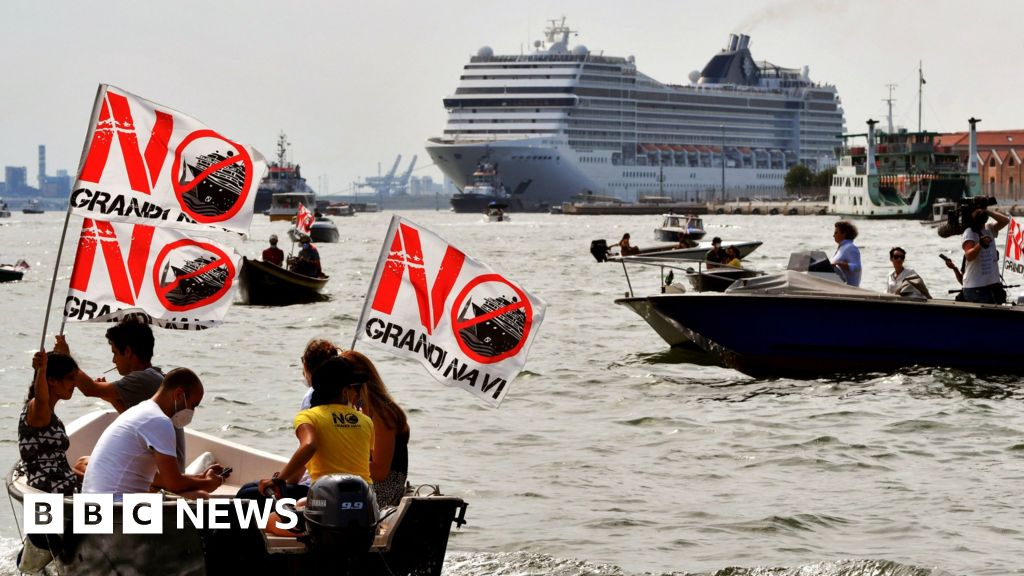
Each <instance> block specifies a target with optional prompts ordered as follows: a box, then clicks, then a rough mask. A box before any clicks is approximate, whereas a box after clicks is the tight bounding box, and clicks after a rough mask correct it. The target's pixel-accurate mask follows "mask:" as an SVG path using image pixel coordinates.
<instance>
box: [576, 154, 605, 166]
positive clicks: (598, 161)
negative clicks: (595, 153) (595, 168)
mask: <svg viewBox="0 0 1024 576" xmlns="http://www.w3.org/2000/svg"><path fill="white" fill-rule="evenodd" d="M580 162H582V163H584V164H607V163H608V159H607V158H597V157H591V156H583V157H582V158H580Z"/></svg>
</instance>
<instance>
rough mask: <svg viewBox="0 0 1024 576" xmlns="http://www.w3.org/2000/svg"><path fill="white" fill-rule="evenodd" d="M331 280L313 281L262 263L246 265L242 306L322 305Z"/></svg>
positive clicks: (241, 281) (247, 261) (242, 277)
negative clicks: (323, 290) (317, 303)
mask: <svg viewBox="0 0 1024 576" xmlns="http://www.w3.org/2000/svg"><path fill="white" fill-rule="evenodd" d="M328 279H329V278H328V277H326V276H325V277H323V278H312V277H309V276H303V275H301V274H296V273H294V272H290V271H289V270H287V269H285V268H281V267H279V266H274V265H273V264H267V263H266V262H263V261H261V260H250V259H248V258H245V259H244V260H243V261H242V272H241V274H240V275H239V284H238V291H239V294H240V295H241V298H242V302H243V303H244V304H249V305H252V306H288V305H291V304H305V303H308V302H319V301H321V300H326V299H327V297H326V296H325V295H324V294H322V293H321V292H320V291H321V290H322V289H323V287H324V285H325V284H327V280H328Z"/></svg>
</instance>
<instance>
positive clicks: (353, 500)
mask: <svg viewBox="0 0 1024 576" xmlns="http://www.w3.org/2000/svg"><path fill="white" fill-rule="evenodd" d="M379 514H380V513H379V511H378V509H377V498H376V496H374V494H373V489H372V488H370V485H369V484H367V483H366V481H365V480H363V479H362V478H360V477H359V476H351V475H348V474H328V475H327V476H323V477H321V478H320V479H319V480H317V481H316V482H315V483H313V486H312V487H310V489H309V494H308V495H307V496H306V509H305V511H304V512H303V516H304V517H305V519H306V531H307V532H308V533H309V536H310V540H311V542H312V544H313V547H314V548H315V549H319V550H320V551H321V552H327V551H330V552H331V553H334V552H340V553H341V554H343V555H346V556H356V555H359V554H364V553H366V552H367V551H369V549H370V546H372V545H373V539H374V536H375V535H376V533H377V522H378V520H380V517H379Z"/></svg>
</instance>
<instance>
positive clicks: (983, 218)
mask: <svg viewBox="0 0 1024 576" xmlns="http://www.w3.org/2000/svg"><path fill="white" fill-rule="evenodd" d="M989 216H991V217H992V219H993V220H994V222H988V218H989ZM1009 223H1010V218H1009V217H1008V216H1006V215H1005V214H1001V213H999V212H997V211H995V210H992V209H991V208H976V209H975V210H974V211H973V212H971V226H970V227H969V228H967V229H966V230H964V233H963V236H962V237H961V245H962V246H963V249H964V259H965V264H964V272H963V283H964V291H963V296H964V300H966V301H968V302H980V303H982V304H1003V303H1005V302H1006V290H1004V289H1003V279H1002V276H1000V275H999V248H998V247H997V246H996V242H995V239H996V238H997V237H998V236H999V231H1000V230H1002V229H1003V228H1004V227H1006V225H1007V224H1009Z"/></svg>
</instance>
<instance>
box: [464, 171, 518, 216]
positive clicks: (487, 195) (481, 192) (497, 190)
mask: <svg viewBox="0 0 1024 576" xmlns="http://www.w3.org/2000/svg"><path fill="white" fill-rule="evenodd" d="M451 202H452V211H453V212H459V213H464V212H472V213H476V214H479V213H480V212H485V211H486V210H487V209H488V207H489V206H490V205H491V204H492V203H495V202H498V203H502V204H506V205H507V204H508V193H507V191H506V190H505V187H504V186H502V185H501V178H500V177H499V176H498V164H497V163H496V162H491V161H490V160H482V161H481V162H480V164H478V165H477V167H476V170H475V171H474V172H473V183H472V184H470V185H469V186H466V187H464V188H463V189H462V191H461V192H458V193H456V194H455V195H453V196H452V200H451Z"/></svg>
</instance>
